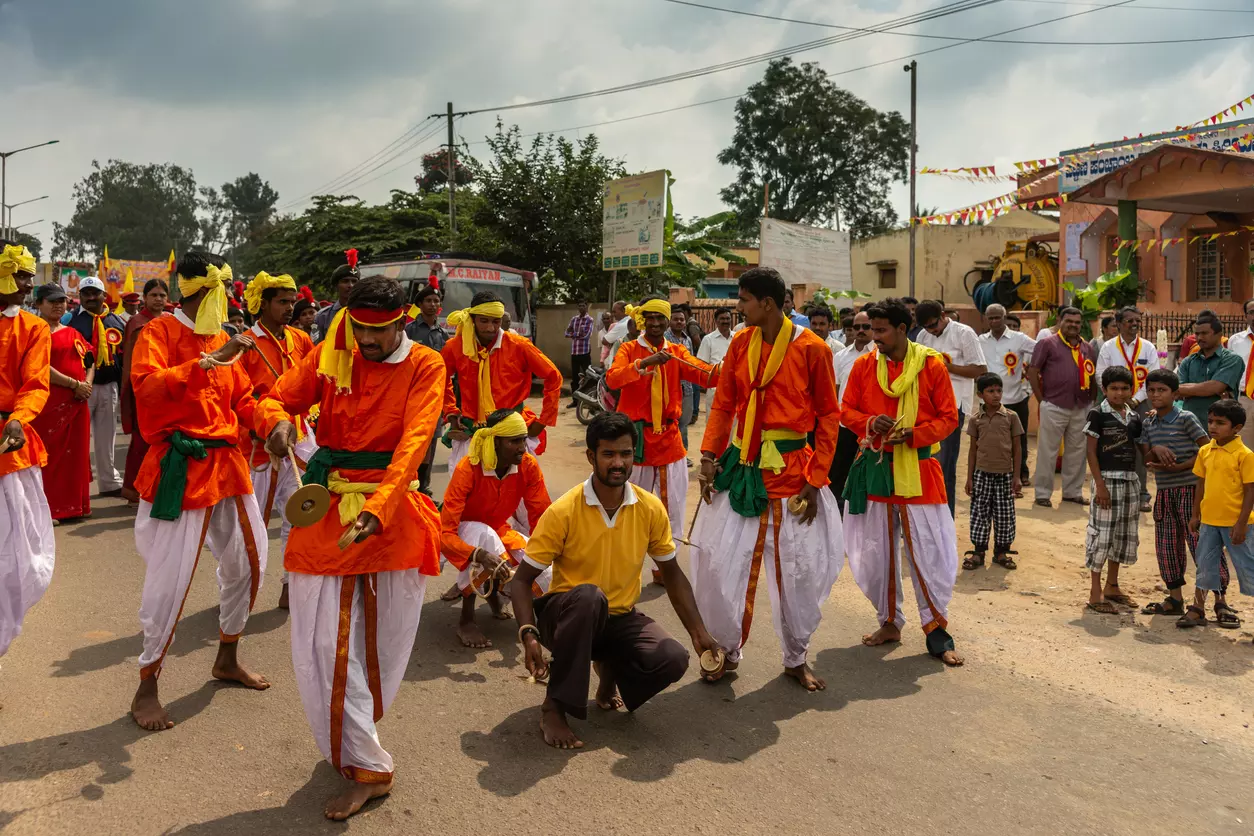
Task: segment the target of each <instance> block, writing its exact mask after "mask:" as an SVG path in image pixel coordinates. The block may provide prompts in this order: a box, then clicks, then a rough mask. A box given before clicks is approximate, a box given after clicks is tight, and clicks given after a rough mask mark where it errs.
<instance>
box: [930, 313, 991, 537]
mask: <svg viewBox="0 0 1254 836" xmlns="http://www.w3.org/2000/svg"><path fill="white" fill-rule="evenodd" d="M914 315H915V321H917V322H918V323H919V326H920V327H922V328H923V330H922V331H921V332H919V340H918V342H919V344H920V345H925V346H927V347H928V348H931V349H935V350H936V351H939V352H940V353H941V355H942V356H943V357H944V359H945V366H946V368H947V369H948V370H949V382H950V383H951V384H953V388H954V400H955V401H957V402H958V426H957V428H956V429H954V431H953V432H952V433H950V435H949V437H948V438H946V439H945V440H944V441H942V442H941V449H940V457H939V458H940V465H941V470H943V471H944V473H945V492H946V493H947V494H948V498H949V515H950V516H951V517H952V516H953V514H954V497H955V496H956V495H957V487H958V451H959V448H960V447H961V445H962V427H963V425H964V424H965V423H966V410H967V407H969V406H970V405H971V403H972V401H973V400H974V398H975V379H976V378H977V377H979V376H980V375H982V374H984V373H985V372H987V371H988V365H987V363H986V362H985V360H984V350H983V349H982V348H980V341H979V339H977V338H976V336H975V331H974V330H972V328H971V326H969V325H963V324H962V323H961V322H954V321H953V320H951V319H950V318H949V317H948V316H946V315H945V311H944V306H943V305H942V304H941V303H940V302H936V301H934V300H931V299H925V300H923V301H922V302H920V303H919V306H918V307H917V308H915V311H914Z"/></svg>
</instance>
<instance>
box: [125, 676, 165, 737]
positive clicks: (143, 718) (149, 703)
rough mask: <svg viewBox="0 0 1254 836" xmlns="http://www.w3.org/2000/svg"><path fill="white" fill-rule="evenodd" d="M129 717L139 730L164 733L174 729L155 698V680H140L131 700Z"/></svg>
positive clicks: (163, 707) (163, 708)
mask: <svg viewBox="0 0 1254 836" xmlns="http://www.w3.org/2000/svg"><path fill="white" fill-rule="evenodd" d="M131 717H132V718H134V720H135V724H136V725H137V726H139V727H140V728H141V729H147V730H148V731H165V730H166V729H172V728H174V721H173V720H171V719H170V715H169V714H168V713H167V712H166V710H165V706H163V705H162V704H161V700H160V699H159V698H158V697H157V680H156V678H155V677H154V678H150V679H141V680H140V682H139V689H138V690H137V691H135V699H133V700H131Z"/></svg>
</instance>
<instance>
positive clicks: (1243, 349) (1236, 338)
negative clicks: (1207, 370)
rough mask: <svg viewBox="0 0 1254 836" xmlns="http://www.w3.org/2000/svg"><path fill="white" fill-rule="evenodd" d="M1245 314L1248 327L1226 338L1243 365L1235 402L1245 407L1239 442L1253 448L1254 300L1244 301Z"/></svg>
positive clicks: (1230, 348)
mask: <svg viewBox="0 0 1254 836" xmlns="http://www.w3.org/2000/svg"><path fill="white" fill-rule="evenodd" d="M1242 312H1243V313H1244V314H1245V324H1246V325H1248V326H1249V327H1248V328H1246V329H1245V330H1244V331H1238V332H1237V333H1235V334H1233V335H1232V336H1231V337H1229V338H1228V350H1229V351H1231V352H1233V353H1234V354H1236V355H1237V356H1238V357H1240V358H1241V360H1242V361H1243V362H1244V363H1245V373H1244V374H1242V375H1241V392H1240V394H1238V395H1237V401H1238V402H1239V403H1240V404H1241V406H1243V407H1245V426H1244V427H1242V428H1241V441H1242V442H1244V443H1245V446H1246V447H1250V448H1254V398H1251V397H1250V393H1251V392H1254V386H1251V385H1250V366H1251V365H1254V363H1252V362H1251V361H1254V356H1251V352H1252V351H1254V299H1249V300H1247V301H1246V303H1245V306H1244V307H1243V308H1242Z"/></svg>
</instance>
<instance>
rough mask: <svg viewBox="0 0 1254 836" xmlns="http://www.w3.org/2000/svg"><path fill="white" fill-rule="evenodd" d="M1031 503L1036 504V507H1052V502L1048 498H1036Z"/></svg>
mask: <svg viewBox="0 0 1254 836" xmlns="http://www.w3.org/2000/svg"><path fill="white" fill-rule="evenodd" d="M1033 504H1034V505H1036V507H1038V508H1053V507H1054V503H1052V502H1050V501H1049V500H1048V499H1038V500H1036V502H1035V503H1033Z"/></svg>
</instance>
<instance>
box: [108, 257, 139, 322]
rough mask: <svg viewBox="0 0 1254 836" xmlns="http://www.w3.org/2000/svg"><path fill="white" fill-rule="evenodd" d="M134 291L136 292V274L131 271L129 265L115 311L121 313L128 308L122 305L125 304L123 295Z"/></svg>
mask: <svg viewBox="0 0 1254 836" xmlns="http://www.w3.org/2000/svg"><path fill="white" fill-rule="evenodd" d="M134 292H135V274H134V273H132V272H131V268H129V267H127V268H126V281H125V282H123V284H122V292H121V293H119V294H118V306H117V308H116V309H115V310H114V311H113V312H114V313H116V314H120V313H122V312H123V311H125V310H126V308H124V307H122V305H123V302H122V297H123V296H125V295H126V294H128V293H134Z"/></svg>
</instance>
